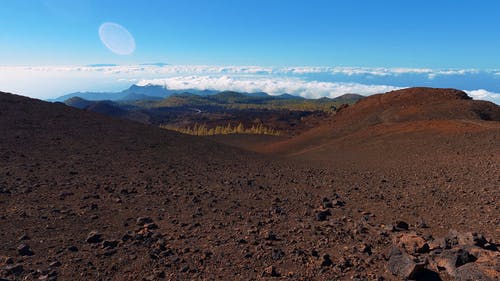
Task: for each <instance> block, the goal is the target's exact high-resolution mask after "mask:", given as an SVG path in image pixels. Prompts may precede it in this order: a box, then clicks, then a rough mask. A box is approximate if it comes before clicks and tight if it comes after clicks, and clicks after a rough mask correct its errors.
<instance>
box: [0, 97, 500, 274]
mask: <svg viewBox="0 0 500 281" xmlns="http://www.w3.org/2000/svg"><path fill="white" fill-rule="evenodd" d="M353 108H354V107H353ZM348 109H349V108H348ZM345 110H347V109H345ZM346 112H347V111H346ZM341 113H342V112H341ZM338 116H340V114H339V115H338ZM492 122H494V121H492ZM0 132H1V134H0V175H1V177H0V227H1V229H2V231H1V232H0V245H1V247H0V278H4V279H7V280H26V279H28V280H30V279H42V280H43V279H46V280H56V279H58V280H186V279H189V280H193V279H194V280H197V279H203V280H261V279H267V278H278V277H282V278H290V279H296V280H332V279H340V280H352V279H357V280H377V279H378V280H400V279H404V278H417V279H420V280H430V279H429V278H431V277H432V278H434V279H433V280H439V278H441V279H443V280H452V279H453V278H455V279H456V278H462V277H464V278H465V277H467V276H471V274H476V275H475V276H482V277H484V278H491V279H492V280H494V278H498V271H497V270H496V269H495V268H496V267H498V262H497V261H498V260H499V259H497V258H495V257H498V251H497V250H495V249H496V244H495V241H498V239H499V235H498V230H497V228H498V225H499V223H500V222H499V219H498V218H499V217H500V216H498V209H499V207H498V203H497V202H496V200H497V198H499V195H500V194H499V190H498V181H499V178H498V175H499V174H500V173H499V169H498V163H499V162H498V154H496V152H497V151H498V142H497V141H498V138H496V136H495V135H492V134H490V131H489V130H485V131H479V133H484V132H487V135H488V138H479V137H477V136H479V135H478V134H476V133H475V131H470V130H468V129H467V131H466V132H467V134H471V136H473V137H474V139H468V135H467V136H463V138H462V137H461V138H460V139H463V140H461V141H462V142H463V143H464V144H467V143H469V142H470V143H469V144H467V145H466V146H465V148H464V149H463V150H461V154H460V157H464V158H456V159H455V160H457V161H455V162H454V163H452V164H450V165H444V164H443V163H444V162H442V161H439V159H441V158H440V157H441V156H440V155H439V154H436V156H435V159H436V161H429V162H428V163H427V164H426V166H425V167H419V166H418V165H417V166H415V165H416V164H414V163H419V164H421V163H422V162H421V161H420V160H418V159H417V158H415V159H414V158H412V157H413V156H412V155H408V157H409V159H406V156H405V157H400V158H401V159H402V161H403V160H410V162H408V164H407V165H392V166H390V165H389V164H390V163H392V162H388V163H389V164H386V165H385V166H383V165H380V166H366V165H364V164H363V163H365V162H364V161H363V160H364V158H363V157H364V155H363V154H358V155H357V156H356V157H357V158H356V161H352V162H348V163H347V162H346V163H342V162H340V161H336V162H329V164H327V165H323V164H321V161H312V162H310V161H308V160H303V159H289V158H285V159H273V158H271V156H262V155H257V154H255V153H251V152H246V151H243V150H240V149H237V148H232V147H228V146H224V145H221V144H217V143H215V142H212V141H210V140H207V139H205V138H196V137H192V136H186V135H181V134H178V133H175V132H171V131H167V130H162V129H158V128H154V127H148V126H146V125H142V124H139V123H134V122H131V121H126V120H115V119H112V118H110V117H106V116H103V115H100V114H97V113H94V112H88V111H83V110H79V109H75V108H71V107H67V106H65V105H63V104H60V103H56V104H51V103H46V102H42V101H38V100H33V99H28V98H24V97H21V96H16V95H11V94H6V93H0ZM471 132H472V133H471ZM488 141H492V142H494V143H493V144H491V143H490V145H489V146H484V145H485V143H487V142H488ZM495 143H496V146H495ZM475 145H478V146H483V147H482V151H483V154H481V155H479V154H475V152H476V151H479V149H477V150H472V149H469V148H470V147H473V146H475ZM397 149H399V150H400V151H404V150H405V148H397ZM495 149H497V150H495ZM447 155H448V154H447ZM352 159H355V157H352V158H351V160H352ZM411 160H415V161H413V162H412V161H411ZM466 160H467V162H463V161H466ZM419 161H420V162H419ZM405 163H406V162H405ZM412 163H413V164H412ZM450 229H456V230H457V231H456V232H452V233H451V234H450V233H448V230H450ZM470 231H473V232H479V233H482V234H484V236H485V237H486V238H483V239H479V238H480V236H477V235H476V236H470V235H469V234H467V232H470ZM471 235H472V234H471ZM433 237H434V238H433ZM440 237H441V238H442V237H448V238H447V240H439V238H440ZM450 237H451V238H450ZM470 237H471V238H470ZM481 237H482V236H481ZM469 238H470V239H469ZM405 239H406V240H405ZM408 239H413V240H412V241H414V242H415V243H416V244H415V245H416V246H415V247H416V248H415V249H413V250H412V249H410V248H411V247H412V246H408V245H410V244H408V243H406V244H408V245H407V246H405V245H406V244H404V243H403V244H404V245H402V244H401V241H408ZM422 241H424V242H426V244H428V245H427V246H429V245H431V246H432V250H431V248H429V247H427V248H426V247H424V246H423V245H424V244H423V243H421V242H422ZM440 241H444V242H443V243H444V244H443V243H441V242H440ZM447 241H448V242H447ZM449 241H457V242H456V243H451V242H449ZM478 241H479V242H478ZM471 243H472V244H471ZM469 244H471V245H469ZM419 245H420V246H419ZM422 247H423V248H422ZM447 247H448V248H447ZM445 248H446V249H448V250H449V251H454V252H452V253H449V252H444V253H448V254H449V255H448V256H451V258H453V257H454V256H453V255H455V254H457V255H459V256H458V257H459V258H460V263H453V262H451V263H446V264H441V263H439V261H440V259H439V258H446V257H448V256H445V255H444V254H440V251H439V249H441V250H444V249H445ZM394 249H396V250H394ZM398 251H399V252H398ZM464 251H466V252H467V254H463V253H464ZM415 255H417V256H419V257H420V258H428V260H429V261H430V262H429V264H427V265H425V264H422V263H416V262H415V261H414V260H413V258H412V257H413V256H415ZM436 257H437V258H436ZM495 262H496V264H495ZM437 264H441V266H437ZM495 266H496V267H495ZM482 277H481V278H482ZM436 278H437V279H436ZM485 280H487V279H485Z"/></svg>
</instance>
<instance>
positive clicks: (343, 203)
mask: <svg viewBox="0 0 500 281" xmlns="http://www.w3.org/2000/svg"><path fill="white" fill-rule="evenodd" d="M332 204H333V206H337V207H342V206H344V205H345V202H344V201H341V200H338V199H335V200H333V201H332Z"/></svg>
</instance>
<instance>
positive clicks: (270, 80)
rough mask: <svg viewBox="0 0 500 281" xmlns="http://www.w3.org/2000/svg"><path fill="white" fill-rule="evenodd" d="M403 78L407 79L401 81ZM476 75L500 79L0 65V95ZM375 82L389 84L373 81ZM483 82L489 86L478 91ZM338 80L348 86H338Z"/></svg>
mask: <svg viewBox="0 0 500 281" xmlns="http://www.w3.org/2000/svg"><path fill="white" fill-rule="evenodd" d="M404 75H412V76H411V77H402V76H404ZM475 75H481V79H480V80H477V81H478V83H477V84H471V85H470V87H471V88H472V89H478V88H481V87H486V88H487V87H491V85H494V82H495V81H496V79H497V78H498V77H500V70H499V69H493V70H481V71H479V70H475V69H429V68H384V67H327V66H324V67H317V66H299V67H269V66H266V67H262V66H209V65H208V66H207V65H107V66H106V65H94V66H78V65H76V66H0V90H3V91H10V92H15V93H20V94H23V95H27V96H31V97H36V98H54V97H57V96H61V95H64V94H67V93H70V92H76V91H120V90H123V89H125V88H127V87H129V86H130V85H131V84H133V83H137V82H141V83H160V84H162V85H163V84H164V82H167V84H168V86H169V87H170V88H179V89H189V88H196V89H207V88H208V89H216V90H236V91H245V92H257V91H265V92H269V93H270V94H281V93H290V94H296V95H301V96H305V97H314V98H317V97H322V96H328V97H335V96H338V95H341V94H345V93H359V94H364V95H369V94H373V93H381V92H385V91H389V90H394V89H397V88H398V87H395V86H391V84H392V83H394V84H396V85H399V86H413V85H407V84H408V83H410V84H411V81H420V82H422V81H424V82H429V84H430V85H433V86H437V87H450V86H451V85H448V84H446V85H441V84H439V83H440V82H439V80H437V81H435V82H433V81H432V79H434V78H436V77H438V76H464V77H467V78H468V79H469V81H474V79H475V77H476V76H475ZM345 76H349V77H348V78H346V77H345ZM376 77H382V78H389V79H383V80H380V79H379V80H376V79H372V78H376ZM477 77H479V76H477ZM485 77H486V78H487V81H488V84H485V85H484V86H483V81H484V78H485ZM427 79H428V80H427ZM456 79H461V77H457V78H456ZM311 80H312V81H311ZM340 80H343V81H350V82H353V83H345V82H337V81H340ZM426 80H427V81H426ZM367 81H389V82H367ZM408 81H410V82H408ZM354 82H355V83H354ZM420 82H416V83H420ZM381 84H384V85H381ZM490 90H497V89H496V88H492V89H490ZM469 93H470V95H471V96H473V97H475V98H478V99H487V100H492V101H494V102H496V103H499V101H500V97H499V95H498V94H496V93H493V92H488V91H487V90H473V91H469Z"/></svg>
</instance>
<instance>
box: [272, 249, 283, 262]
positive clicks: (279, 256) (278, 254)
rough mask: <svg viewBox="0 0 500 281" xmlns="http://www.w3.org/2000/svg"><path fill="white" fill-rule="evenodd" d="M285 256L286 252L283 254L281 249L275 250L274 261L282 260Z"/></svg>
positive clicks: (273, 253)
mask: <svg viewBox="0 0 500 281" xmlns="http://www.w3.org/2000/svg"><path fill="white" fill-rule="evenodd" d="M284 256H285V252H283V251H282V250H281V249H273V252H272V255H271V257H272V259H273V260H280V259H282V258H283V257H284Z"/></svg>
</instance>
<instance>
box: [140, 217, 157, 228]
mask: <svg viewBox="0 0 500 281" xmlns="http://www.w3.org/2000/svg"><path fill="white" fill-rule="evenodd" d="M148 223H153V219H152V218H150V217H140V218H137V225H138V226H144V225H145V224H148Z"/></svg>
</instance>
